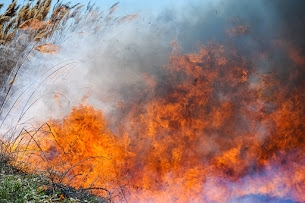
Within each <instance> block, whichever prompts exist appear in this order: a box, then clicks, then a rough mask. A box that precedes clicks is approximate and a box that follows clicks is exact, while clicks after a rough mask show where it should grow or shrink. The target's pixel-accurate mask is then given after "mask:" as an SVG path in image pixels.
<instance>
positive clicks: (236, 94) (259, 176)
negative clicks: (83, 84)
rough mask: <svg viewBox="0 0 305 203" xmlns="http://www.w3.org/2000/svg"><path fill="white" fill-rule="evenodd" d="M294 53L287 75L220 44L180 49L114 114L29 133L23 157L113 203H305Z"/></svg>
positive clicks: (298, 68)
mask: <svg viewBox="0 0 305 203" xmlns="http://www.w3.org/2000/svg"><path fill="white" fill-rule="evenodd" d="M275 44H276V45H275V46H278V48H283V47H285V46H284V45H283V44H281V45H279V44H278V43H275ZM175 47H177V46H176V45H175ZM291 50H292V51H290V52H289V53H287V55H289V56H290V60H291V61H294V62H295V64H294V66H292V67H291V70H290V71H289V74H285V76H283V73H281V72H262V71H261V70H260V69H258V68H257V67H256V64H254V63H251V62H250V60H248V58H246V57H242V56H240V55H239V54H238V52H237V51H236V50H234V49H232V48H227V47H224V46H222V45H219V44H213V43H212V44H209V45H207V46H201V47H200V49H199V51H198V52H196V53H190V54H184V55H181V54H179V53H178V51H177V48H175V50H174V52H173V53H172V55H171V57H170V61H169V63H168V65H166V66H165V67H164V69H162V74H160V73H159V72H158V74H151V75H148V74H146V75H143V79H144V81H145V84H141V85H140V86H136V87H125V88H126V89H125V88H124V89H122V91H121V92H119V94H120V96H121V97H122V98H123V99H124V100H123V102H120V103H119V104H118V105H117V108H116V109H115V110H114V111H113V113H110V114H109V115H108V114H107V115H103V112H102V110H97V109H94V108H93V107H92V106H90V105H89V104H81V105H79V106H78V107H75V108H73V110H72V111H71V113H70V115H68V116H67V117H65V118H64V119H63V120H50V121H48V122H46V123H45V124H44V125H42V126H41V128H40V129H38V130H35V131H32V132H28V131H27V132H26V133H25V137H23V138H22V139H23V140H22V141H20V142H18V145H17V144H16V145H17V146H16V147H18V148H26V149H27V150H26V151H25V152H24V153H20V155H19V158H20V160H22V162H23V163H24V160H25V157H28V161H27V163H30V164H29V165H28V166H27V167H28V168H29V169H30V170H33V169H35V170H42V171H48V172H49V174H50V175H51V176H52V177H53V178H54V180H55V181H60V182H63V183H66V184H70V185H72V186H74V187H83V188H95V190H94V192H95V193H96V194H99V195H105V191H104V190H101V188H104V189H105V188H106V189H107V190H109V191H110V192H111V194H112V197H111V198H112V199H113V200H115V201H123V202H124V201H128V202H213V201H216V202H229V201H232V202H235V201H242V200H247V198H248V199H249V198H252V199H253V198H254V200H255V198H257V199H256V200H258V199H259V198H262V197H268V198H271V199H272V198H279V199H284V200H285V199H286V200H287V199H291V200H293V201H301V202H304V201H305V197H304V195H303V192H304V191H305V172H304V171H305V159H304V155H305V145H304V129H305V126H304V125H305V115H304V114H305V105H304V104H303V102H304V99H305V93H304V91H303V87H304V82H302V81H300V77H299V74H300V73H301V72H303V71H304V67H303V65H304V63H302V60H301V59H302V56H300V55H298V52H297V49H294V48H291ZM268 57H269V56H268V54H265V55H264V54H262V55H258V56H257V60H260V61H266V60H268ZM300 61H301V62H300ZM20 143H25V144H20ZM31 166H34V167H31Z"/></svg>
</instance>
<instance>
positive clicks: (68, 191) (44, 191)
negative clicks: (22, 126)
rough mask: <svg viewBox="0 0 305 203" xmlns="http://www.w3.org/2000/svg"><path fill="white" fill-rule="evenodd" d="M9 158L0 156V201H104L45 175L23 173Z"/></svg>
mask: <svg viewBox="0 0 305 203" xmlns="http://www.w3.org/2000/svg"><path fill="white" fill-rule="evenodd" d="M10 159H11V158H10V157H7V156H5V155H4V154H1V156H0V202H3V203H4V202H8V203H9V202H15V203H23V202H24V203H26V202H61V203H68V202H75V203H78V202H88V203H101V202H106V200H104V199H103V198H100V197H96V196H93V195H91V194H89V193H86V192H84V191H81V190H76V189H73V188H71V187H68V186H64V185H60V184H54V183H52V182H51V181H50V180H49V179H47V178H46V177H45V176H42V175H38V174H27V173H24V172H23V171H22V170H19V169H18V168H16V167H14V166H12V165H10V163H9V162H10Z"/></svg>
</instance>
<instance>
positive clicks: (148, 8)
mask: <svg viewBox="0 0 305 203" xmlns="http://www.w3.org/2000/svg"><path fill="white" fill-rule="evenodd" d="M11 1H12V0H1V1H0V2H1V3H4V4H5V7H6V6H7V5H8V4H9V3H10V2H11ZM17 2H18V3H19V4H23V3H26V2H27V0H17ZM53 2H56V0H53ZM63 2H71V3H81V4H85V5H86V4H88V2H89V1H88V0H63ZM91 2H95V3H96V5H98V6H99V7H101V8H102V9H108V8H109V7H110V6H112V5H113V4H114V3H116V2H120V3H119V12H122V13H123V14H131V13H141V12H143V11H145V12H158V10H160V9H161V8H164V6H171V5H174V4H176V5H177V4H179V3H185V2H187V0H178V1H175V0H154V1H145V0H122V1H119V0H95V1H94V0H92V1H91ZM4 9H5V8H4ZM4 9H3V8H2V11H3V10H4Z"/></svg>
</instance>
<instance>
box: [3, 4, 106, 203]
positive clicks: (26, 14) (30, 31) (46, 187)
mask: <svg viewBox="0 0 305 203" xmlns="http://www.w3.org/2000/svg"><path fill="white" fill-rule="evenodd" d="M51 5H52V0H36V1H33V0H28V1H27V2H26V3H25V4H24V5H22V6H21V5H18V3H17V1H16V0H13V1H12V3H11V4H10V5H8V7H7V8H6V9H5V10H4V11H3V13H2V14H0V53H1V55H0V89H1V90H2V92H1V94H0V105H1V109H0V116H1V117H2V119H3V117H5V116H3V115H2V109H3V106H4V104H5V101H6V98H7V96H8V93H9V92H10V89H11V86H12V84H13V83H14V79H15V77H16V74H17V72H18V70H19V68H20V60H21V63H22V60H23V57H24V56H23V55H26V54H27V53H28V52H31V51H32V50H33V49H35V50H38V51H40V52H48V51H50V50H51V51H50V52H56V50H57V48H58V47H57V46H56V45H54V46H53V45H52V44H44V43H45V42H46V39H48V38H52V37H54V36H55V37H56V33H61V34H60V36H62V35H63V30H65V29H66V27H68V26H67V23H68V20H69V19H71V18H74V20H75V21H74V25H75V26H77V25H78V22H79V21H80V19H81V18H79V14H80V13H81V8H82V5H79V4H76V5H72V6H70V5H69V4H63V3H62V2H60V1H59V0H58V1H57V2H56V3H55V5H54V7H53V8H51ZM3 7H4V5H3V4H0V9H3ZM91 9H92V6H90V5H88V6H87V11H90V10H91ZM0 11H2V10H0ZM69 28H70V27H69ZM9 75H13V76H12V77H9ZM11 78H12V80H11ZM8 79H10V81H9V82H8ZM17 137H18V136H17ZM3 140H5V139H4V138H3V137H0V141H1V143H0V202H106V200H105V199H104V198H100V197H96V196H94V195H91V194H89V193H88V191H87V190H85V189H83V190H82V189H78V190H76V189H74V188H71V187H69V186H66V185H62V184H60V183H58V182H54V181H53V180H52V178H51V177H48V176H43V175H37V174H27V173H25V172H24V171H23V170H22V169H20V168H18V167H16V166H14V165H13V164H12V163H14V153H15V152H14V151H12V148H11V147H10V142H14V140H9V141H8V140H5V141H3Z"/></svg>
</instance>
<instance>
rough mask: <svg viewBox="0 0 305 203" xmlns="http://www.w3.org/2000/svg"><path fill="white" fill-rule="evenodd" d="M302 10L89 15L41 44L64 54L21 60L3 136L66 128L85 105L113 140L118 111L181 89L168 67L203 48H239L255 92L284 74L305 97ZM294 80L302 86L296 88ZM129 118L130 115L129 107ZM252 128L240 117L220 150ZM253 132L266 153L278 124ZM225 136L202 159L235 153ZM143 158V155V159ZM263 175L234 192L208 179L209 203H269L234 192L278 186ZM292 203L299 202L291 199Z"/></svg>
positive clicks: (229, 1) (198, 8) (263, 4)
mask: <svg viewBox="0 0 305 203" xmlns="http://www.w3.org/2000/svg"><path fill="white" fill-rule="evenodd" d="M156 4H157V3H156ZM156 6H157V5H156ZM301 8H302V5H300V3H299V1H289V2H288V1H285V0H280V1H276V2H275V1H274V2H271V1H267V0H256V1H239V0H217V1H215V0H209V1H200V0H194V1H179V2H177V3H164V4H163V5H162V7H161V8H159V9H156V10H154V12H153V13H152V12H147V13H146V12H145V11H142V12H141V13H140V14H137V17H136V18H135V19H132V20H127V21H125V20H117V19H118V18H119V17H117V16H113V17H112V18H108V17H109V16H108V14H107V13H108V12H107V11H105V12H104V13H106V14H97V13H95V12H93V13H90V15H89V14H88V16H87V17H86V18H85V19H84V20H83V21H82V23H81V24H80V25H79V26H76V27H75V29H68V28H67V29H66V30H65V34H64V35H61V33H57V34H55V35H54V37H52V38H49V39H47V40H45V41H43V43H51V44H58V45H59V47H60V49H59V51H58V52H57V53H56V54H54V55H49V54H45V53H40V52H38V51H36V50H27V51H28V52H27V53H29V54H27V55H25V57H24V58H21V59H20V60H21V62H22V65H21V67H20V69H19V71H18V74H17V77H16V81H14V84H13V88H12V91H11V93H10V95H9V98H8V100H7V102H6V105H5V109H4V110H3V115H2V122H3V123H2V126H1V127H2V128H1V130H2V133H3V134H7V133H8V134H9V135H13V136H17V135H18V133H19V132H20V130H21V129H23V128H25V127H27V128H32V127H33V126H34V128H38V127H39V126H40V125H41V124H42V123H43V122H45V121H47V120H49V119H50V118H54V119H61V118H63V117H64V116H66V115H67V114H68V113H69V112H70V110H71V108H72V107H73V106H75V105H78V104H79V103H81V102H83V103H89V104H91V105H93V106H94V107H96V108H98V109H102V110H103V112H104V113H105V114H106V116H107V117H108V119H109V121H110V124H109V125H110V127H111V129H112V130H113V131H116V130H117V129H115V126H116V125H117V123H120V122H124V121H126V119H128V116H127V114H128V112H119V111H118V110H117V109H118V107H119V106H120V103H126V104H129V103H135V102H136V103H137V104H138V105H139V106H140V107H145V105H146V103H147V102H148V101H150V100H151V99H152V98H155V97H159V98H160V97H162V96H164V95H166V94H167V93H169V92H171V91H172V89H174V87H175V85H176V84H177V83H178V82H179V81H171V80H169V82H168V83H166V82H164V83H162V81H164V80H165V79H166V77H167V76H168V75H167V72H166V71H165V70H164V68H163V67H164V65H166V64H167V63H168V62H169V58H170V55H171V53H172V52H174V53H175V52H176V51H177V50H175V45H173V44H175V42H176V43H177V44H178V47H179V49H178V52H180V53H182V54H185V53H189V52H194V51H196V50H198V47H200V45H206V44H209V43H211V42H213V43H219V44H221V45H223V46H225V47H230V48H232V49H231V50H232V51H236V53H237V54H236V55H238V56H239V55H242V56H243V57H246V58H247V59H249V63H250V65H249V66H247V67H251V68H254V69H255V70H256V72H251V71H252V70H250V69H249V72H250V73H251V74H252V75H250V76H249V78H250V82H249V87H250V88H251V84H252V85H253V84H256V83H257V82H258V81H259V78H258V76H257V73H264V74H268V73H271V72H277V74H278V77H279V81H280V84H279V86H281V87H287V86H288V87H295V88H301V87H304V81H303V78H304V73H305V72H304V69H303V71H301V70H300V66H302V65H304V59H302V56H298V55H296V54H293V53H295V52H293V51H295V50H299V49H301V48H303V45H304V43H305V40H304V37H303V36H304V23H305V17H304V14H303V11H302V9H301ZM119 9H124V8H119ZM125 19H126V18H125ZM173 42H174V43H173ZM33 46H36V45H35V44H33ZM303 49H304V48H303ZM287 50H288V51H287ZM303 51H304V50H303ZM297 53H299V52H297ZM301 53H303V52H301ZM303 54H304V53H303ZM294 62H298V63H294ZM292 64H294V65H292ZM296 70H297V71H296ZM292 77H295V78H296V79H294V80H291V78H292ZM160 81H161V82H160ZM155 82H157V83H158V82H159V86H158V85H157V87H156V88H155V90H156V91H153V90H152V89H145V88H147V85H146V84H147V83H152V85H151V86H152V87H155V86H154V85H153V83H155ZM169 83H170V84H169ZM194 83H196V81H194ZM253 86H255V85H253ZM219 87H221V86H219ZM219 87H217V86H216V87H215V88H216V89H217V88H219ZM217 90H218V89H217ZM268 91H270V92H268ZM268 91H265V92H264V94H266V95H267V94H268V93H270V94H271V92H272V91H274V89H272V87H270V88H269V89H268ZM223 92H225V90H220V89H219V90H218V91H217V94H218V95H217V98H219V99H220V100H222V101H226V100H227V98H226V95H225V94H224V93H223ZM238 102H239V101H236V103H238ZM262 103H263V101H257V103H255V104H250V105H249V106H247V107H246V108H247V110H249V112H256V111H257V112H259V111H260V110H261V109H263V110H262V111H264V113H265V114H266V115H267V114H268V115H269V114H271V112H273V111H274V110H275V109H277V108H278V106H275V105H273V104H271V102H270V103H268V102H266V103H264V104H262ZM261 106H263V107H261ZM130 108H133V107H130ZM125 110H129V109H128V107H127V108H125ZM125 116H126V117H125ZM112 117H115V118H112ZM250 119H251V118H248V117H247V116H246V115H238V116H236V118H233V119H232V120H231V121H228V124H232V125H233V124H234V123H235V122H237V123H238V127H239V128H238V129H237V130H236V132H233V133H231V134H230V135H228V137H227V138H223V140H226V141H228V143H229V142H230V139H234V138H235V137H237V136H236V134H243V133H245V132H247V130H249V128H250V126H249V123H250V122H249V120H250ZM255 124H256V126H254V127H253V126H251V127H253V129H254V130H255V131H256V132H254V134H257V135H258V137H256V139H258V140H259V142H260V143H261V144H263V143H264V142H265V140H266V139H267V138H268V137H270V134H271V133H272V132H271V131H270V130H269V129H274V128H275V124H274V123H273V122H272V121H270V120H263V119H262V120H259V121H258V122H257V123H255ZM126 125H128V124H126ZM172 125H173V126H174V125H175V124H174V123H173V124H172ZM220 132H221V133H223V132H224V130H223V131H219V132H212V131H211V132H208V133H210V136H209V137H208V138H207V139H205V140H204V141H201V140H200V142H199V143H200V144H198V152H199V153H200V154H201V155H202V156H213V155H215V154H218V153H221V152H222V151H221V150H225V149H227V148H229V145H230V144H228V146H225V147H223V148H222V147H220V146H218V145H217V143H218V140H219V139H220V138H221V136H220V135H219V134H217V133H220ZM224 134H226V133H224ZM227 134H229V133H227ZM135 136H136V135H135ZM147 145H149V143H148V144H147ZM145 147H146V146H143V148H145ZM144 155H145V154H144V152H143V154H142V155H140V156H144ZM140 160H141V159H140ZM253 162H254V161H253ZM259 167H260V166H259V164H258V163H253V166H252V165H251V164H249V165H247V166H245V169H244V170H245V171H246V172H244V171H241V172H240V173H241V174H242V175H241V176H243V177H242V178H241V179H240V180H239V181H237V182H235V183H232V182H234V181H232V182H230V181H227V182H223V181H224V180H223V179H221V178H220V179H221V180H216V179H213V178H211V179H209V178H208V179H207V181H206V182H205V185H204V187H206V188H209V189H208V190H209V193H207V194H206V196H207V201H213V199H208V196H214V195H213V194H210V193H213V192H214V193H217V192H220V193H221V190H222V189H223V194H224V195H226V194H227V191H226V190H227V188H231V191H230V192H231V194H235V195H236V201H235V200H232V202H251V201H252V202H260V201H261V202H264V201H267V200H265V198H266V197H264V196H263V195H262V196H261V195H256V196H255V195H254V196H252V195H250V196H249V195H247V194H246V192H244V194H242V191H241V192H240V193H238V192H236V191H237V190H238V189H236V188H239V189H240V188H243V189H244V191H247V190H248V191H249V190H250V189H249V188H246V186H247V185H248V184H251V181H255V180H256V176H257V177H258V178H257V181H259V180H261V177H262V176H269V177H271V179H272V174H274V173H275V172H274V170H275V169H274V168H273V166H270V168H267V169H264V170H265V171H264V170H262V171H261V174H262V175H261V174H254V175H253V173H254V172H256V171H258V169H257V168H259ZM247 170H248V171H247ZM277 172H281V171H277ZM237 173H238V172H237ZM266 174H267V175H266ZM288 175H289V174H288ZM286 176H287V174H286ZM274 178H275V177H274ZM285 178H288V177H285ZM222 184H224V185H225V186H223V185H222ZM262 187H263V185H262V184H261V185H258V188H257V190H255V189H254V191H253V193H252V194H260V193H263V192H264V191H261V188H262ZM271 190H272V189H270V191H271ZM280 190H281V188H279V189H277V191H278V193H274V194H272V195H274V196H277V197H281V198H286V197H285V196H284V197H283V196H281V195H280V194H279V192H280ZM234 191H235V193H234ZM221 194H222V193H221ZM285 194H286V193H285ZM287 198H293V195H290V196H288V197H287ZM224 200H226V198H224ZM270 201H275V202H277V201H279V200H278V199H276V198H275V199H272V200H270ZM287 201H288V200H287ZM289 201H290V200H289Z"/></svg>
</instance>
